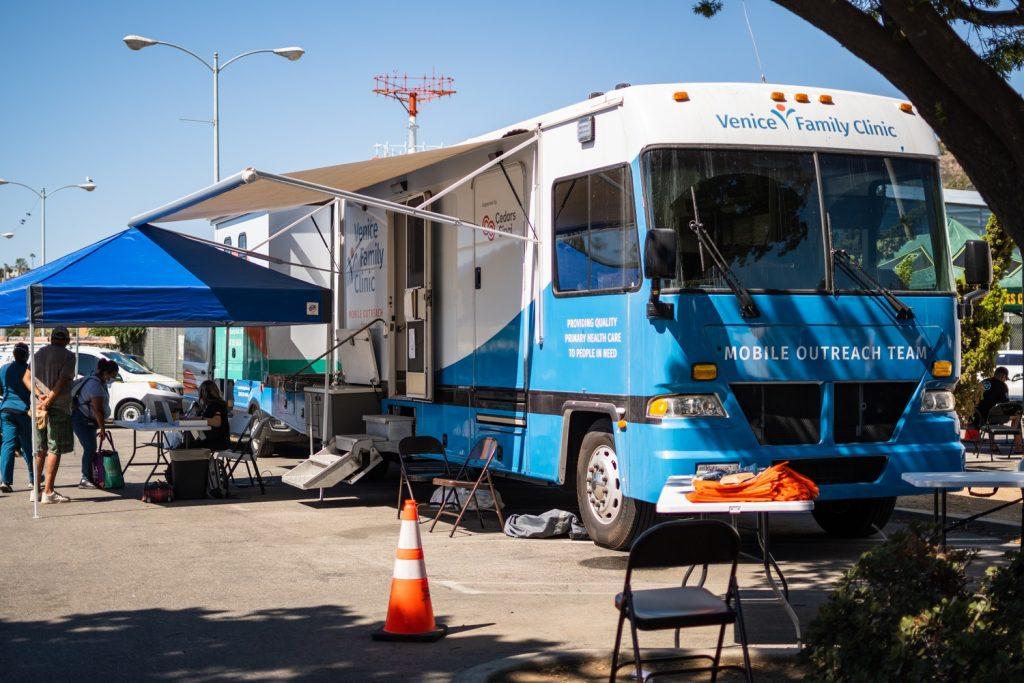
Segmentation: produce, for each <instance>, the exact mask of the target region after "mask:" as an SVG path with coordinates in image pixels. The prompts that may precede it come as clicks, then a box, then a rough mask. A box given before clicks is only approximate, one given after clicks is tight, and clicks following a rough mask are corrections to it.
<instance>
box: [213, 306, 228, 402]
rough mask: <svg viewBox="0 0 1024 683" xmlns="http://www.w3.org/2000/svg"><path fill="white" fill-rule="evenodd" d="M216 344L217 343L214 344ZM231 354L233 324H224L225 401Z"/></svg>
mask: <svg viewBox="0 0 1024 683" xmlns="http://www.w3.org/2000/svg"><path fill="white" fill-rule="evenodd" d="M214 346H216V344H214ZM230 355H231V325H225V326H224V384H223V385H222V386H221V390H220V393H221V395H222V396H223V398H224V402H225V403H228V401H229V400H230V399H229V398H228V357H229V356H230Z"/></svg>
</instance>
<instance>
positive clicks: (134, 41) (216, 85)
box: [123, 35, 306, 182]
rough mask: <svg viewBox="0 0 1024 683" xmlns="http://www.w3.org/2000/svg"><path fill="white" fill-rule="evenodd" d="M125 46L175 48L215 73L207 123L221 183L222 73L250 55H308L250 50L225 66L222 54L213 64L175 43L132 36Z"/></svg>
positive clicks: (292, 57)
mask: <svg viewBox="0 0 1024 683" xmlns="http://www.w3.org/2000/svg"><path fill="white" fill-rule="evenodd" d="M123 40H124V44H125V45H127V46H128V49H130V50H141V49H143V48H146V47H151V46H153V45H163V46H164V47H173V48H174V49H175V50H180V51H181V52H184V53H185V54H188V55H191V56H192V57H194V58H195V59H197V60H198V61H199V62H200V63H201V64H202V65H203V66H205V67H206V68H207V69H209V70H210V71H211V73H213V120H212V121H207V122H206V123H210V124H212V125H213V181H214V182H219V181H220V72H221V71H223V70H224V69H226V68H228V67H229V66H231V64H232V63H233V62H237V61H238V60H239V59H242V58H243V57H248V56H249V55H258V54H261V53H264V52H269V53H273V54H275V55H277V56H278V57H284V58H285V59H287V60H288V61H289V62H294V61H296V60H298V59H299V58H301V57H302V55H304V54H305V53H306V51H305V50H303V49H302V48H301V47H278V48H273V49H263V50H250V51H249V52H243V53H242V54H240V55H236V56H234V57H232V58H231V59H229V60H228V61H226V62H224V64H223V65H221V63H220V53H218V52H214V53H213V63H212V64H211V63H210V62H208V61H206V60H205V59H203V58H202V57H200V56H199V55H197V54H196V53H195V52H192V51H191V50H188V49H186V48H183V47H182V46H181V45H175V44H174V43H167V42H164V41H162V40H155V39H153V38H146V37H143V36H136V35H130V36H125V37H124V39H123Z"/></svg>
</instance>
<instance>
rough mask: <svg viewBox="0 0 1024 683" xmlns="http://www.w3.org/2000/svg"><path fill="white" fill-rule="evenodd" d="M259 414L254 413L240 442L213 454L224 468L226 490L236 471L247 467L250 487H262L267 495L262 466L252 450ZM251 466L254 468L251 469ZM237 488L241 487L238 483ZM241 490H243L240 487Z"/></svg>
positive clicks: (233, 479)
mask: <svg viewBox="0 0 1024 683" xmlns="http://www.w3.org/2000/svg"><path fill="white" fill-rule="evenodd" d="M258 415H259V413H253V415H252V416H251V417H250V418H249V421H248V422H247V423H246V424H245V428H244V429H243V430H242V433H241V435H239V437H238V442H237V443H236V444H235V445H234V446H233V447H232V448H229V449H228V450H226V451H218V452H216V453H214V454H213V458H214V460H216V461H218V462H219V463H220V465H221V467H223V468H224V476H225V482H224V483H225V489H226V488H227V482H228V481H229V480H230V481H235V470H236V469H238V466H239V465H242V464H244V465H245V473H246V474H247V475H248V476H249V486H248V488H251V487H253V486H257V485H258V486H259V487H260V493H263V494H266V492H267V489H266V488H265V487H264V485H263V477H262V476H260V466H259V463H258V462H257V461H256V453H255V452H254V451H253V449H252V439H253V434H252V430H253V425H254V424H256V418H257V416H258ZM250 465H251V466H252V468H251V469H250ZM235 486H239V484H238V483H237V482H236V483H235ZM239 488H243V487H241V486H239Z"/></svg>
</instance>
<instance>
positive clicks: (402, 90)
mask: <svg viewBox="0 0 1024 683" xmlns="http://www.w3.org/2000/svg"><path fill="white" fill-rule="evenodd" d="M373 82H374V83H375V85H376V87H374V89H373V92H374V93H376V94H378V95H383V96H384V97H390V98H391V99H393V100H398V102H399V103H400V104H401V105H402V107H403V108H404V109H405V111H406V113H408V114H409V137H408V141H407V142H406V152H408V153H410V154H411V153H413V152H415V151H416V149H417V146H416V145H417V143H416V131H417V130H419V126H418V125H416V115H417V114H419V108H420V105H421V104H424V103H426V102H429V101H430V100H436V99H438V98H439V97H448V96H449V95H454V94H455V88H454V86H455V79H454V78H452V77H451V76H438V75H433V74H432V75H430V76H426V75H423V76H409V75H407V74H402V75H398V74H390V75H382V76H374V77H373Z"/></svg>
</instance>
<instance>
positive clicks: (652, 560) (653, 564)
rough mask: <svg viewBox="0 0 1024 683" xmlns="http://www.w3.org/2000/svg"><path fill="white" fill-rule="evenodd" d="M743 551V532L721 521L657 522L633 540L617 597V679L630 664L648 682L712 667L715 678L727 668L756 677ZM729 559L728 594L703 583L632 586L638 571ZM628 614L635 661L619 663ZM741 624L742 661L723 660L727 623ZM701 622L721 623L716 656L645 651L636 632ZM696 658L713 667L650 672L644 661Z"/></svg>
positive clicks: (614, 655) (614, 659) (614, 664)
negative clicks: (740, 569) (743, 590)
mask: <svg viewBox="0 0 1024 683" xmlns="http://www.w3.org/2000/svg"><path fill="white" fill-rule="evenodd" d="M739 554H740V536H739V534H738V533H737V532H736V530H735V529H733V528H732V527H731V526H729V525H728V524H726V523H724V522H720V521H717V520H682V521H676V522H665V523H664V524H659V525H657V526H655V527H652V528H650V529H648V530H647V531H645V532H644V533H643V534H641V535H640V537H639V538H637V539H636V541H634V542H633V547H632V549H631V550H630V551H629V559H628V561H627V563H626V580H625V584H624V585H623V588H622V592H621V593H619V594H618V595H616V596H615V607H616V609H618V610H619V625H618V629H617V630H616V632H615V650H614V651H613V652H612V671H611V677H610V679H609V680H610V681H611V683H615V677H616V675H617V674H618V670H619V669H621V668H623V667H626V666H631V665H632V666H635V667H636V679H637V680H638V681H647V680H650V679H651V678H654V677H655V676H664V675H668V674H680V673H691V672H699V671H710V672H711V680H712V681H714V680H716V679H717V677H718V672H719V671H721V670H722V669H735V670H739V671H743V672H744V674H745V675H746V678H747V681H752V680H753V674H752V672H751V670H750V654H749V652H748V650H747V631H746V627H745V626H744V624H743V609H742V607H741V605H740V591H739V587H738V586H737V584H736V563H737V560H738V559H739ZM710 564H728V565H730V569H729V587H728V589H727V590H726V593H725V596H724V597H719V596H717V595H715V594H714V593H712V592H711V591H709V590H708V589H706V588H704V587H703V586H687V585H685V580H684V585H683V586H680V587H678V588H654V589H646V590H633V584H632V581H633V570H634V569H647V568H651V569H653V568H659V569H662V568H666V567H693V566H696V565H710ZM626 619H629V628H630V632H631V633H632V636H633V661H631V662H623V663H621V664H620V663H619V647H620V646H621V644H622V628H623V624H624V623H625V621H626ZM729 624H736V631H737V633H738V635H739V638H740V645H741V646H742V648H743V666H742V667H740V666H736V665H722V664H721V657H722V641H723V640H724V638H725V627H726V626H728V625H729ZM698 626H719V631H718V645H717V646H716V647H715V654H714V656H713V657H712V656H711V655H676V656H668V657H650V658H648V659H642V658H641V656H640V642H639V640H638V638H637V631H662V630H669V629H682V628H692V627H698ZM694 659H708V660H710V661H711V665H710V666H704V667H690V668H686V669H672V670H660V671H653V672H651V673H649V674H647V675H646V676H645V675H644V673H643V664H652V663H667V662H673V661H685V660H694Z"/></svg>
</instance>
